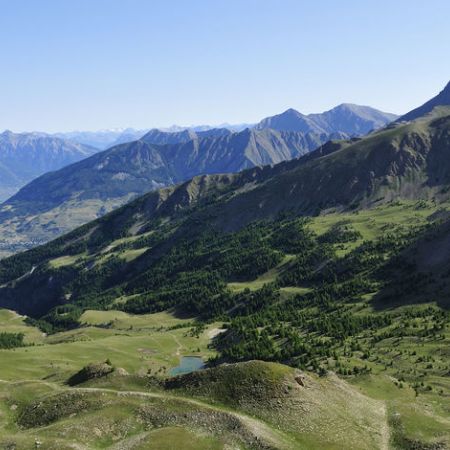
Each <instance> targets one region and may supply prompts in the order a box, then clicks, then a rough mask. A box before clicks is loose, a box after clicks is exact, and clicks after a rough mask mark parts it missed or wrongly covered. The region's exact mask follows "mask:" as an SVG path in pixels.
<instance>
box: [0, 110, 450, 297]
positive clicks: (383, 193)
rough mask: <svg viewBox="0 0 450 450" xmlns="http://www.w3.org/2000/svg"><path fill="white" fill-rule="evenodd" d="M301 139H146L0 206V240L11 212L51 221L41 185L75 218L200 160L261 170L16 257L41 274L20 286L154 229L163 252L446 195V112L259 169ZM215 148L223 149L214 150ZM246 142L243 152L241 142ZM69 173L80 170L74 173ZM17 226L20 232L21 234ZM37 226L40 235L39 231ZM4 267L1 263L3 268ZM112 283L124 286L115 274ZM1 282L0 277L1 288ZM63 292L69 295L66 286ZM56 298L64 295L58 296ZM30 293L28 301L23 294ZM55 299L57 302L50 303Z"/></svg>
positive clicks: (217, 178) (167, 193)
mask: <svg viewBox="0 0 450 450" xmlns="http://www.w3.org/2000/svg"><path fill="white" fill-rule="evenodd" d="M299 136H302V135H299V134H297V133H295V132H285V133H283V132H277V131H274V130H270V129H266V130H260V131H256V130H245V131H244V132H242V133H237V134H236V133H234V134H228V135H226V136H221V137H220V138H218V140H217V139H211V138H206V139H199V140H195V139H194V140H191V141H188V142H186V143H182V144H180V145H177V146H174V147H171V146H165V147H158V146H152V145H150V144H147V143H146V142H145V138H144V139H143V140H140V141H137V142H135V143H130V144H125V145H123V146H119V147H116V148H114V149H111V150H109V151H108V152H104V153H99V154H96V155H94V156H93V157H91V158H89V159H87V160H84V161H82V162H79V163H77V165H75V166H71V167H70V168H66V169H62V171H59V172H56V174H59V175H58V177H55V174H49V175H46V176H43V177H41V178H40V179H38V180H36V181H35V182H34V184H32V185H30V186H31V187H30V188H29V190H28V188H25V189H23V190H22V191H21V192H19V194H17V195H16V196H15V197H13V198H12V199H11V200H10V202H9V203H8V204H7V206H4V207H3V211H2V213H1V214H2V216H1V217H2V224H3V229H2V234H3V233H7V231H8V228H9V229H11V228H12V227H13V226H14V220H15V219H14V217H17V216H11V215H10V214H11V211H20V208H24V211H25V212H24V214H27V213H29V212H28V211H32V213H31V215H32V217H36V216H37V217H39V216H38V214H41V216H45V214H53V211H52V210H50V211H48V210H46V209H45V208H46V206H44V207H43V209H42V210H41V211H40V210H39V207H40V205H39V198H40V197H33V196H34V195H39V196H40V194H36V193H39V192H40V191H41V187H40V186H41V185H42V186H45V188H46V189H48V195H49V196H50V201H51V202H54V204H55V205H57V206H56V208H55V209H57V208H58V207H59V205H61V204H63V205H64V207H63V208H62V211H64V209H66V210H67V208H68V205H70V204H71V202H75V203H76V202H79V204H80V205H81V206H80V209H79V211H80V212H78V211H77V214H80V213H82V212H83V211H84V210H85V209H86V208H87V207H88V205H89V203H90V202H93V201H95V202H97V201H98V203H96V204H97V205H102V204H105V201H107V199H110V198H119V199H122V200H123V201H125V199H126V198H127V197H128V198H129V197H130V193H131V192H133V191H132V188H131V186H132V185H133V186H136V184H135V183H136V180H137V181H138V183H142V186H143V187H145V186H147V187H148V186H149V185H150V184H153V186H154V187H156V186H157V185H158V183H161V184H162V180H164V179H166V177H167V178H170V179H171V181H172V182H175V181H176V180H177V179H180V178H181V175H180V174H181V173H183V174H184V175H183V176H185V175H187V176H190V175H191V176H192V175H194V172H195V171H197V170H198V164H199V163H202V164H206V163H207V164H208V169H209V170H210V171H211V172H212V171H214V170H215V166H214V164H216V162H217V161H220V162H221V166H220V168H223V167H224V166H223V164H225V167H227V168H228V169H230V170H229V171H230V172H231V171H233V170H235V171H238V170H242V169H245V168H246V167H249V166H251V165H257V166H258V167H254V168H250V169H248V170H242V171H240V172H239V173H228V174H211V175H201V176H195V177H194V178H192V179H190V180H189V181H186V182H184V183H182V184H179V185H176V186H171V187H167V188H163V189H160V190H155V191H153V192H150V193H148V194H146V195H144V196H142V197H139V198H138V199H136V200H134V201H133V202H131V203H128V204H127V205H125V206H124V207H122V208H120V209H117V210H115V211H114V212H112V213H110V214H108V215H106V216H105V217H102V218H101V219H98V220H97V221H94V222H91V223H89V224H87V225H85V226H84V227H81V228H79V229H77V230H75V231H73V232H72V233H69V234H67V235H66V236H64V237H62V238H60V239H58V240H56V241H54V242H52V243H50V244H48V246H43V247H40V248H39V249H36V251H31V252H28V253H27V254H24V256H22V257H21V256H20V255H19V256H17V258H18V260H21V258H23V260H24V261H25V260H26V261H27V264H26V265H25V266H23V270H24V271H26V270H31V269H32V267H40V268H41V269H40V270H39V271H37V272H36V274H33V275H30V276H29V277H27V279H26V280H24V281H23V282H21V283H19V284H18V285H17V286H21V285H24V286H26V287H27V292H28V287H29V286H32V285H34V284H33V283H34V281H33V280H35V279H36V280H38V279H39V280H42V276H43V275H44V279H45V273H46V271H47V270H50V271H51V269H48V268H46V267H47V266H46V263H45V262H46V261H48V259H49V258H55V257H62V256H64V255H67V254H73V252H74V250H69V249H71V248H72V245H73V244H74V243H76V246H75V247H76V248H77V249H78V248H85V247H86V246H87V247H86V248H87V249H91V250H88V253H89V252H91V251H92V248H94V247H95V252H96V254H98V255H99V257H100V255H102V254H103V252H106V249H107V248H108V246H110V245H111V242H112V241H115V240H116V239H121V238H123V237H125V236H132V237H133V239H137V238H139V236H140V235H144V234H146V233H148V232H150V231H151V230H153V229H155V230H157V229H158V227H159V225H158V224H174V230H175V231H174V234H171V235H170V239H169V240H167V242H163V243H161V246H162V247H161V249H166V250H167V248H170V247H172V246H173V245H175V244H176V243H177V242H179V239H185V238H186V237H187V236H190V235H191V234H192V233H196V231H195V230H196V229H200V230H204V229H205V227H206V228H208V227H211V228H212V229H214V230H216V231H217V232H237V231H238V230H240V229H242V228H243V227H245V226H247V225H249V224H251V223H253V222H255V221H260V220H264V221H267V220H271V221H273V220H277V217H280V215H283V214H286V213H287V212H288V213H289V214H292V215H294V216H299V215H300V216H302V215H309V216H311V215H313V216H314V215H317V214H323V213H324V212H327V213H330V212H334V213H338V212H343V211H349V210H350V211H357V210H359V209H364V208H375V207H379V206H382V205H385V204H388V203H392V202H395V201H398V200H401V199H403V200H413V201H419V200H420V201H433V202H436V203H437V204H439V203H445V202H446V201H448V200H449V198H450V189H449V186H450V162H449V161H450V159H449V157H448V156H449V149H450V107H448V106H438V107H435V108H434V109H433V111H432V112H431V113H429V114H425V115H424V116H423V117H420V118H417V119H416V120H414V121H411V122H407V123H393V124H391V125H390V126H388V127H386V128H384V129H382V130H380V131H377V132H373V133H371V134H369V135H368V136H366V137H363V138H353V139H350V140H344V141H337V142H333V141H330V142H328V143H325V144H323V145H322V146H320V147H319V148H318V149H316V150H315V151H312V152H310V153H308V154H305V155H304V156H302V157H300V158H299V159H293V160H290V161H282V162H280V163H278V164H276V165H265V166H260V164H264V163H266V162H267V161H268V160H270V158H271V157H272V155H270V152H268V149H269V148H270V149H272V150H275V149H276V150H277V153H276V154H277V155H278V157H279V158H280V159H282V158H284V159H289V158H288V156H289V155H288V154H287V153H283V152H289V151H292V150H291V149H292V145H293V144H290V145H289V146H288V145H287V142H294V143H298V142H299ZM221 142H225V143H226V145H218V143H221ZM242 142H243V143H245V146H244V147H242V146H241V145H240V144H241V143H242ZM249 143H251V145H249ZM237 144H239V148H240V149H241V152H240V158H239V159H236V153H235V152H234V151H232V149H233V148H234V147H235V146H236V145H237ZM262 148H264V151H262V150H261V149H262ZM242 149H245V150H244V151H242ZM298 151H300V150H298ZM305 153H306V152H305ZM130 155H131V158H130ZM280 155H282V156H280ZM164 158H166V159H165V160H164ZM169 160H170V161H171V163H170V164H169V163H168V161H169ZM127 161H131V162H132V164H134V166H135V167H134V168H133V175H131V172H130V173H127V172H125V171H123V168H124V165H125V164H126V162H127ZM74 167H75V168H76V170H73V168H74ZM205 167H206V166H205V165H204V166H202V168H203V170H206V169H205ZM93 169H94V170H95V171H96V178H97V179H102V178H103V179H104V180H105V181H107V182H105V186H108V189H109V191H108V190H104V191H98V183H95V185H94V184H91V177H90V175H89V174H90V173H91V171H92V170H93ZM149 169H150V170H149ZM146 173H151V175H150V177H149V178H146V175H145V174H146ZM74 174H75V175H74ZM79 174H86V175H85V176H79ZM136 174H138V175H136ZM82 183H85V184H82ZM128 183H130V184H128ZM74 192H82V195H81V196H80V197H79V198H77V197H74V196H73V193H74ZM134 192H136V191H134ZM136 195H137V192H136ZM114 196H115V197H114ZM15 214H16V213H15ZM66 214H67V213H64V214H62V215H61V216H59V217H63V216H64V215H66ZM11 217H13V218H12V219H11ZM86 218H88V216H86ZM33 220H34V219H32V220H29V221H28V225H27V226H28V227H32V226H33ZM53 221H55V216H53ZM54 223H55V222H54ZM5 224H6V226H5ZM58 225H59V224H58ZM20 226H23V225H18V226H17V228H19V227H20ZM155 227H156V228H155ZM41 229H42V230H43V231H45V230H46V229H45V226H41ZM155 232H156V231H155ZM152 233H153V231H152ZM92 246H93V247H92ZM102 249H103V250H102ZM166 250H161V251H166ZM77 251H78V250H77ZM42 255H47V256H42ZM155 257H156V256H155ZM151 258H153V257H151ZM7 261H9V260H6V262H5V264H6V265H8V264H9V263H8V262H7ZM0 267H1V266H0ZM3 267H6V266H3ZM83 267H84V266H83ZM130 270H136V271H137V272H136V273H134V274H133V273H132V274H130V273H128V275H127V277H128V278H129V277H133V276H138V275H139V273H140V272H141V271H142V267H141V266H139V264H137V265H136V264H134V263H133V264H132V265H131V266H130ZM80 273H81V272H80ZM139 276H140V275H139ZM115 279H116V281H115V282H119V283H120V276H119V277H118V278H115ZM7 280H8V278H7V277H6V278H5V277H4V281H7ZM115 282H113V285H114V283H115ZM63 290H64V291H66V288H64V286H63ZM37 291H39V294H36V295H38V297H39V298H42V295H43V293H44V294H45V293H46V292H47V289H46V288H44V287H42V286H41V288H40V289H38V290H36V292H37ZM52 291H53V287H52ZM56 291H57V292H60V290H59V289H57V290H56ZM0 292H1V291H0ZM21 292H22V291H21V288H17V289H16V288H14V289H11V288H7V289H6V290H3V291H2V293H1V296H2V298H3V299H6V298H9V299H10V300H8V301H7V302H6V300H4V304H6V305H7V306H11V304H16V302H17V301H18V299H19V297H20V298H24V299H25V298H26V299H27V301H28V300H29V297H28V296H26V295H24V294H23V293H21ZM20 293H21V294H20ZM27 295H31V296H33V295H34V294H33V293H32V292H29V293H28V294H27ZM45 295H46V296H47V297H46V298H47V300H46V301H50V299H51V295H50V294H49V293H48V292H47V293H46V294H45ZM57 295H58V296H59V295H60V294H57ZM74 298H76V295H75V297H74ZM36 301H37V299H36ZM53 301H54V302H55V301H56V302H58V301H60V299H59V300H57V299H56V298H54V300H53ZM5 302H6V303H5Z"/></svg>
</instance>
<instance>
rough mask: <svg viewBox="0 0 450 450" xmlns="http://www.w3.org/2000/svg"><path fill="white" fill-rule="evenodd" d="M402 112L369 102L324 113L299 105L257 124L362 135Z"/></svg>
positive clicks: (295, 129)
mask: <svg viewBox="0 0 450 450" xmlns="http://www.w3.org/2000/svg"><path fill="white" fill-rule="evenodd" d="M397 117H398V116H396V115H395V114H390V113H385V112H382V111H379V110H377V109H374V108H371V107H369V106H360V105H353V104H350V103H343V104H341V105H338V106H336V107H335V108H333V109H330V110H329V111H325V112H323V113H320V114H308V115H305V114H302V113H300V112H298V111H296V110H295V109H288V110H287V111H285V112H283V113H281V114H278V115H276V116H272V117H267V118H265V119H263V120H262V121H261V122H259V123H258V124H257V125H256V129H263V128H273V129H274V130H282V131H298V132H302V133H315V134H328V135H330V134H333V133H345V134H348V135H349V136H362V135H365V134H367V133H369V132H370V131H373V130H376V129H378V128H381V127H383V126H385V125H386V124H387V123H389V122H392V121H393V120H395V119H396V118H397Z"/></svg>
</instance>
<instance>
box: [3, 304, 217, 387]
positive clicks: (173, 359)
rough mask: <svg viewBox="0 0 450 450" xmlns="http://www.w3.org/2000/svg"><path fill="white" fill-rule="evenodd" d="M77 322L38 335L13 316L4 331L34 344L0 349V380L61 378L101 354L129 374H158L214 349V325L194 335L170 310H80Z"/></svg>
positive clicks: (189, 324) (189, 325)
mask: <svg viewBox="0 0 450 450" xmlns="http://www.w3.org/2000/svg"><path fill="white" fill-rule="evenodd" d="M0 317H1V318H3V321H2V323H5V322H6V323H9V322H11V321H8V320H7V318H8V317H14V313H11V312H9V311H5V310H3V311H1V315H0ZM22 320H23V319H22ZM82 321H83V322H84V323H85V324H86V326H84V327H81V328H79V329H75V330H70V331H66V332H62V333H57V334H55V335H50V336H47V337H43V336H42V334H41V333H40V332H38V330H37V329H35V328H33V327H28V326H26V325H25V324H23V321H22V322H20V321H18V320H17V321H16V322H17V325H14V328H11V327H10V328H8V330H12V329H14V330H17V331H24V332H25V334H26V336H28V338H27V339H28V343H34V344H35V345H34V346H33V347H23V348H16V349H14V350H10V351H6V350H2V351H0V358H1V360H2V364H1V366H0V379H4V380H20V379H22V380H27V379H43V378H46V377H50V378H51V379H55V380H64V379H66V378H67V377H68V376H69V375H70V374H72V373H74V372H76V371H78V370H80V369H81V368H82V367H83V366H85V365H86V364H87V363H89V362H96V361H103V360H105V359H107V358H109V359H110V360H111V361H112V362H113V364H114V365H115V366H116V367H122V368H124V369H125V370H126V371H128V372H129V373H139V374H145V373H147V371H149V370H150V371H151V372H152V373H159V374H160V375H163V374H166V373H168V371H169V370H170V369H171V368H172V367H175V366H177V365H178V363H179V359H180V357H181V356H187V355H195V356H201V357H203V358H204V359H205V360H206V359H207V358H209V357H210V356H213V355H214V354H215V352H214V351H213V350H211V349H209V348H208V344H209V342H210V333H211V331H212V330H214V329H216V328H217V327H218V326H219V325H220V324H218V323H213V324H210V325H209V326H207V327H206V328H205V330H204V331H203V332H202V333H200V335H199V337H198V338H197V337H195V335H194V333H192V332H191V328H192V322H191V321H189V320H186V319H178V318H176V317H174V316H173V315H172V314H170V313H157V314H147V315H142V316H133V315H129V314H126V313H123V312H121V311H86V312H85V313H84V314H83V316H82ZM13 323H14V322H13ZM104 324H107V325H104ZM100 325H101V326H100ZM174 327H177V328H174ZM178 327H181V328H178Z"/></svg>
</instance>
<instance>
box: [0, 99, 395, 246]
mask: <svg viewBox="0 0 450 450" xmlns="http://www.w3.org/2000/svg"><path fill="white" fill-rule="evenodd" d="M292 111H293V110H290V112H288V113H285V114H284V115H283V114H282V115H281V116H279V117H282V116H283V117H284V116H285V115H286V114H288V115H291V113H292ZM349 114H350V116H351V119H349V118H348V117H347V116H348V115H349ZM312 116H313V119H314V121H315V122H314V123H316V125H315V126H314V127H312V126H311V127H310V128H308V129H306V128H305V127H303V128H302V127H301V126H300V125H301V124H302V123H303V122H304V118H305V117H310V116H303V115H301V114H300V113H297V112H296V113H295V114H293V116H292V117H291V118H290V120H289V121H288V122H283V120H281V119H275V118H274V119H273V121H272V120H271V119H265V120H263V121H262V122H261V123H260V124H258V126H256V127H254V128H252V129H249V128H247V129H244V130H243V131H240V132H233V131H230V130H229V129H227V128H209V129H205V127H201V130H197V131H196V130H194V129H184V130H180V131H172V132H165V131H161V130H159V129H152V130H150V131H148V133H146V134H145V135H144V136H142V137H141V139H139V140H137V141H133V142H130V143H126V144H121V145H116V146H114V147H112V148H110V149H108V150H106V151H104V152H99V153H97V154H95V155H93V156H91V157H89V158H87V159H85V160H84V161H81V162H80V163H77V164H74V165H70V166H68V167H65V168H63V169H61V170H59V171H56V172H52V173H48V174H45V175H43V176H42V177H39V178H37V179H36V180H34V181H33V182H31V183H30V184H29V185H27V186H24V187H23V188H22V189H21V190H20V192H18V193H17V194H16V195H14V196H13V197H11V198H10V199H9V200H8V201H6V202H4V203H3V204H2V205H1V206H0V231H1V236H2V240H3V245H4V250H6V251H8V250H7V248H8V246H11V249H14V251H16V250H17V249H20V248H21V247H20V245H21V243H24V245H26V246H27V247H28V246H30V245H34V244H33V243H37V242H44V241H47V240H49V239H51V238H54V237H56V236H58V235H60V234H63V233H64V232H67V231H70V230H71V229H73V228H75V227H76V226H79V225H81V224H83V223H86V222H88V221H89V220H93V219H95V218H96V217H99V216H101V215H103V214H105V213H106V212H109V211H111V210H112V209H114V208H116V207H118V206H120V205H122V204H124V203H126V202H127V201H129V200H131V199H132V198H134V197H136V196H138V195H141V194H144V193H146V192H148V191H150V190H152V189H156V188H158V187H162V186H169V185H171V184H176V183H179V182H182V181H184V180H187V179H189V178H191V177H193V176H196V175H199V174H213V173H231V172H233V173H234V172H239V171H241V170H244V169H248V168H251V167H254V166H263V165H267V164H269V165H270V164H277V163H279V162H281V161H286V160H290V159H293V158H297V157H299V156H302V155H303V154H305V153H307V152H309V151H311V150H314V149H315V148H317V147H318V146H320V145H321V144H323V143H325V142H326V141H328V140H330V139H335V140H338V139H347V138H349V137H350V136H353V135H359V134H360V133H361V132H364V131H367V130H372V129H373V128H374V127H379V126H380V125H381V124H386V123H388V122H390V121H391V120H392V119H393V118H395V116H393V115H389V114H385V113H381V112H379V111H376V110H374V109H372V108H368V107H357V106H355V105H341V106H338V107H337V108H334V109H333V110H331V111H328V112H326V113H324V114H322V115H321V114H316V115H312ZM313 119H308V120H309V121H312V120H313ZM295 120H297V121H298V123H299V124H300V125H298V126H297V127H296V128H297V129H301V130H302V131H292V130H290V129H289V128H295V127H294V126H293V125H292V124H293V122H295ZM347 120H353V122H354V124H355V126H354V128H353V129H352V128H351V127H350V126H349V124H348V123H347V122H346V121H347ZM272 122H273V123H272ZM319 123H320V124H321V125H320V126H319V125H318V124H319ZM325 124H326V125H325ZM362 124H364V126H363V125H362ZM272 125H273V127H277V128H278V130H276V129H272V128H270V127H269V126H272ZM340 127H342V128H345V130H346V132H343V131H339V128H340ZM199 128H200V127H199ZM123 136H125V135H123Z"/></svg>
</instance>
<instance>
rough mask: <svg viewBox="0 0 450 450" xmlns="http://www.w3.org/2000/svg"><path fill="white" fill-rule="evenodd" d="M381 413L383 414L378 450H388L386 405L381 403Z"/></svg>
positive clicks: (388, 437) (388, 433)
mask: <svg viewBox="0 0 450 450" xmlns="http://www.w3.org/2000/svg"><path fill="white" fill-rule="evenodd" d="M383 412H384V421H383V425H382V427H381V442H380V450H389V441H390V437H391V436H390V431H389V424H388V411H387V406H386V403H383Z"/></svg>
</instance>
